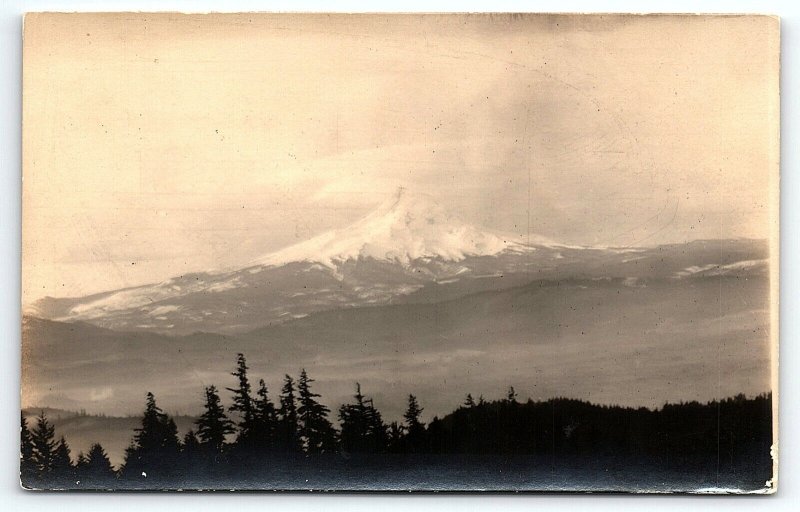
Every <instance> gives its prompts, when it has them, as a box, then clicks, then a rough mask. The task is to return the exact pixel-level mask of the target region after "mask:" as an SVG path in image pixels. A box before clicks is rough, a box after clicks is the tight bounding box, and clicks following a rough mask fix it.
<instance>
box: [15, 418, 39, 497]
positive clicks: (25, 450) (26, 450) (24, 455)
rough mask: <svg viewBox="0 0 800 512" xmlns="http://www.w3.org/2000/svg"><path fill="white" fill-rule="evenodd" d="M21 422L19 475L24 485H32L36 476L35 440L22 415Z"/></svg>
mask: <svg viewBox="0 0 800 512" xmlns="http://www.w3.org/2000/svg"><path fill="white" fill-rule="evenodd" d="M20 416H21V422H20V424H21V425H20V453H19V473H20V479H21V481H22V483H23V484H26V485H30V483H31V480H32V479H33V478H34V477H35V476H36V462H35V461H34V458H33V452H34V447H33V439H32V436H31V431H30V430H29V429H28V421H27V420H26V419H25V415H24V414H22V415H20Z"/></svg>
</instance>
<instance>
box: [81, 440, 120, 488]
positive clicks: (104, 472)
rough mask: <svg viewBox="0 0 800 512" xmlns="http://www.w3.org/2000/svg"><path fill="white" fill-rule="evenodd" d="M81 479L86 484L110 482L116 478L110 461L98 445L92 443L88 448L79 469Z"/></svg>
mask: <svg viewBox="0 0 800 512" xmlns="http://www.w3.org/2000/svg"><path fill="white" fill-rule="evenodd" d="M81 473H82V476H83V478H85V479H86V480H87V481H88V482H103V481H111V480H114V479H115V477H116V473H115V472H114V468H113V467H112V466H111V461H110V460H109V459H108V455H107V454H106V451H105V450H104V449H103V447H102V446H101V445H100V443H94V444H93V445H92V446H91V447H90V448H89V454H88V455H87V456H86V458H85V463H84V465H83V467H82V469H81Z"/></svg>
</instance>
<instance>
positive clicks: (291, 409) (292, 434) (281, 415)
mask: <svg viewBox="0 0 800 512" xmlns="http://www.w3.org/2000/svg"><path fill="white" fill-rule="evenodd" d="M280 404H281V407H280V409H279V411H278V446H279V448H280V449H281V450H283V451H290V452H298V451H301V450H302V446H301V444H300V436H299V432H298V431H299V425H298V419H297V403H296V401H295V396H294V379H292V377H291V376H289V375H286V376H285V377H284V380H283V387H282V388H281V396H280Z"/></svg>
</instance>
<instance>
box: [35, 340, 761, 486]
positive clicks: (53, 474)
mask: <svg viewBox="0 0 800 512" xmlns="http://www.w3.org/2000/svg"><path fill="white" fill-rule="evenodd" d="M247 372H248V367H247V365H246V361H245V358H244V356H243V355H241V354H240V355H239V358H238V361H237V367H236V370H235V371H234V373H233V375H234V376H235V377H236V379H237V382H238V386H237V387H235V388H228V389H227V390H228V391H229V392H230V393H231V394H232V403H231V405H230V406H228V407H227V408H226V407H224V406H223V405H222V403H221V399H220V396H219V392H218V390H217V388H216V387H215V386H209V387H208V388H206V391H205V396H206V403H205V409H204V412H203V414H202V415H201V416H200V417H199V418H198V419H197V421H196V429H195V430H191V431H189V432H187V433H186V434H185V435H184V436H183V438H182V439H181V438H180V437H179V435H178V429H177V427H176V425H175V422H174V421H173V420H172V418H170V417H169V416H168V415H167V414H165V413H164V412H163V411H162V410H161V409H160V408H158V406H157V405H156V401H155V397H154V396H153V395H152V394H151V393H148V394H147V399H146V406H145V412H144V414H143V416H142V418H141V426H140V427H139V428H137V429H136V430H135V432H134V435H133V439H132V441H131V444H130V446H129V448H128V449H127V450H126V454H125V461H124V463H123V464H122V465H121V467H120V468H117V469H114V468H113V467H112V465H111V463H110V462H109V459H108V457H107V455H106V453H105V451H104V449H103V447H102V446H100V445H99V444H94V445H92V447H91V448H90V450H89V451H88V453H87V454H86V455H84V454H83V453H81V454H79V455H78V457H77V459H76V460H74V461H73V459H72V457H71V455H70V448H69V446H68V444H67V441H66V440H65V439H64V438H61V439H60V440H56V439H55V435H54V428H53V426H52V424H51V423H50V422H49V420H48V419H47V418H46V416H45V415H44V413H42V414H40V416H39V417H38V418H37V421H36V424H35V425H33V426H32V427H30V428H29V426H28V424H27V421H26V420H25V418H24V417H23V419H22V429H21V457H20V470H21V481H22V484H23V486H25V487H26V488H30V489H49V490H112V489H116V490H135V489H185V490H192V489H195V490H205V489H219V490H223V489H224V490H230V489H241V490H343V491H344V490H350V491H359V490H387V491H388V490H406V491H407V490H419V491H435V490H456V491H457V490H520V491H537V490H538V491H570V490H574V491H580V490H596V491H654V492H659V491H683V492H702V491H704V490H709V489H713V490H717V491H720V490H721V491H729V492H751V491H763V490H765V489H767V480H769V479H771V478H772V460H771V457H770V447H771V445H772V395H771V393H768V394H762V395H759V396H757V397H754V398H747V397H745V396H744V395H738V396H736V397H733V398H728V399H725V400H722V401H712V402H708V403H706V404H700V403H698V402H688V403H680V404H667V405H665V406H664V407H663V408H661V409H658V410H650V409H646V408H639V409H633V408H624V407H617V406H600V405H594V404H591V403H588V402H583V401H579V400H571V399H564V398H556V399H551V400H547V401H543V402H533V401H531V400H528V401H526V402H522V401H519V400H518V399H517V394H516V393H515V391H514V389H513V388H509V391H508V395H507V397H506V398H505V399H503V400H495V401H484V400H483V398H482V397H481V398H478V399H474V398H473V397H472V396H471V395H467V396H466V399H465V401H464V403H463V404H462V405H461V406H460V407H458V408H457V409H456V410H454V411H453V412H451V413H450V414H447V415H446V416H444V417H442V418H434V419H433V420H432V421H431V422H430V423H429V424H427V425H426V424H424V423H423V422H422V421H421V420H420V417H421V413H422V410H423V409H422V407H421V405H420V403H419V401H418V400H417V398H416V397H415V396H413V395H411V396H409V398H408V407H407V410H406V413H405V415H404V421H403V423H402V424H398V423H396V422H393V423H391V424H388V425H387V424H386V423H385V422H384V420H383V419H382V417H381V414H380V412H379V411H378V410H377V409H376V408H375V407H374V406H373V404H372V401H371V400H370V399H369V398H367V397H366V396H364V395H363V394H362V393H361V389H360V386H358V385H356V394H355V395H354V397H353V401H352V403H350V404H345V405H343V406H341V408H340V409H339V411H338V415H337V416H338V420H339V426H338V429H337V428H334V426H333V424H332V423H331V421H330V420H329V416H330V410H329V409H328V408H327V407H326V406H325V405H323V404H322V403H321V402H319V401H318V398H319V396H320V395H318V394H317V393H314V392H313V391H312V386H311V384H312V383H313V382H314V381H313V379H311V378H309V377H308V374H307V373H306V371H305V370H303V371H302V372H301V374H300V377H299V379H298V380H297V381H295V380H294V379H293V378H292V377H290V376H288V375H287V376H286V377H285V380H284V383H283V386H282V388H281V391H280V394H279V397H278V401H277V402H276V403H273V402H272V401H271V400H270V398H269V394H268V390H267V388H266V385H265V384H264V381H263V380H262V381H260V382H259V385H258V386H257V389H256V390H255V391H253V389H252V387H251V384H250V381H249V378H248V374H247ZM234 420H235V421H234Z"/></svg>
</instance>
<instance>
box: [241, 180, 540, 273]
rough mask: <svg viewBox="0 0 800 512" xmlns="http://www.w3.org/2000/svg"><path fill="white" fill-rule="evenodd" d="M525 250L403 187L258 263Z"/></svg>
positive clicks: (403, 259)
mask: <svg viewBox="0 0 800 512" xmlns="http://www.w3.org/2000/svg"><path fill="white" fill-rule="evenodd" d="M508 249H516V250H525V249H526V246H524V245H522V244H521V243H519V242H516V241H513V240H511V239H510V238H509V237H508V236H503V235H502V234H501V233H495V232H492V231H488V230H485V229H479V228H477V227H475V226H472V225H470V224H468V223H466V222H463V221H462V220H460V219H459V218H458V217H456V216H454V215H451V214H450V213H449V212H447V211H446V210H445V209H444V208H442V206H441V205H439V204H438V203H437V202H436V201H435V200H434V199H433V198H431V197H430V196H427V195H424V194H411V193H409V192H408V191H406V190H405V189H403V188H401V189H399V190H398V191H397V193H396V194H395V195H394V197H392V198H391V199H390V200H388V201H387V202H385V203H384V204H382V205H381V206H379V207H378V208H377V209H375V210H374V211H372V212H371V213H370V214H368V215H367V216H366V217H364V218H362V219H361V220H358V221H356V222H355V223H353V224H351V225H349V226H347V227H345V228H342V229H335V230H332V231H328V232H325V233H322V234H321V235H318V236H316V237H314V238H312V239H310V240H307V241H305V242H301V243H298V244H295V245H292V246H289V247H286V248H284V249H281V250H279V251H277V252H274V253H271V254H268V255H266V256H264V257H262V258H259V259H258V260H256V261H254V262H253V264H254V265H267V266H278V265H283V264H286V263H290V262H297V261H309V262H316V263H321V264H323V265H325V266H327V267H331V268H333V267H335V265H336V264H337V263H341V262H344V261H347V260H358V259H359V258H372V259H375V260H379V261H389V262H395V263H400V264H402V265H404V266H407V265H409V263H410V262H411V261H413V260H416V259H420V258H440V259H442V260H445V261H461V260H463V259H464V258H466V257H467V256H493V255H496V254H498V253H500V252H503V251H505V250H508Z"/></svg>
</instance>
